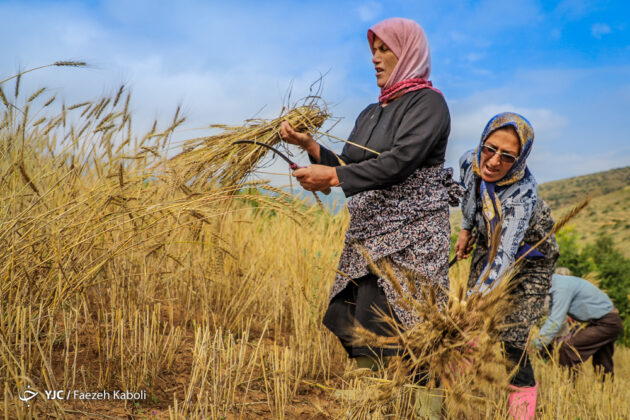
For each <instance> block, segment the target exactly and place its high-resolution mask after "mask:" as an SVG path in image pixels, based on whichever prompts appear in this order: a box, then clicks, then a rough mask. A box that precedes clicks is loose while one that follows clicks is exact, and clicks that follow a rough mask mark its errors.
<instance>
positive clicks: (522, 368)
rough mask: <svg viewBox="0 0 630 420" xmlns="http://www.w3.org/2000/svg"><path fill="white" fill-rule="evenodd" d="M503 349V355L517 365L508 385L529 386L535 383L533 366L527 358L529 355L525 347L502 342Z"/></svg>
mask: <svg viewBox="0 0 630 420" xmlns="http://www.w3.org/2000/svg"><path fill="white" fill-rule="evenodd" d="M503 346H504V349H505V357H506V358H507V359H508V360H509V361H510V362H512V363H513V364H514V366H517V365H518V370H517V371H516V375H514V376H513V377H512V379H511V380H510V385H514V386H517V387H519V388H522V387H530V386H534V385H536V379H535V378H534V368H533V367H532V362H531V361H530V360H529V355H528V354H527V351H526V350H525V349H522V348H519V347H514V346H512V345H510V344H508V343H506V342H503Z"/></svg>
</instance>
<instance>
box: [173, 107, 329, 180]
mask: <svg viewBox="0 0 630 420" xmlns="http://www.w3.org/2000/svg"><path fill="white" fill-rule="evenodd" d="M327 118H328V114H327V112H326V110H325V107H323V106H321V105H319V104H318V101H317V99H310V100H308V101H305V104H304V105H302V106H299V107H296V108H293V109H290V110H288V111H287V112H286V113H284V114H283V115H281V116H280V117H278V118H275V119H273V120H271V121H266V120H250V121H247V122H246V123H245V124H244V125H243V126H238V127H231V126H224V125H213V127H217V128H223V129H224V132H223V133H220V134H218V135H214V136H210V137H203V138H197V139H192V140H190V141H188V142H186V143H185V144H184V151H183V152H182V153H180V154H178V155H177V156H175V157H173V158H172V159H170V160H169V161H168V163H167V169H166V170H167V173H168V174H169V176H171V177H173V178H175V179H177V182H178V183H180V184H184V185H187V186H188V187H190V188H192V189H195V187H197V186H199V185H203V184H206V183H208V182H209V181H211V182H215V183H216V184H217V185H221V186H226V185H238V184H241V183H242V182H243V180H244V179H245V177H246V176H247V175H248V174H249V173H250V172H251V171H252V170H254V169H255V168H256V167H257V165H258V163H259V162H260V160H261V159H262V158H263V157H264V156H265V155H266V154H267V152H268V149H266V148H262V147H258V146H256V145H254V144H234V142H235V141H238V140H254V141H256V142H259V143H264V144H267V145H269V146H273V145H275V144H278V143H280V142H281V141H282V139H281V137H280V123H282V121H288V122H289V123H290V124H291V126H292V127H293V128H295V129H296V130H297V131H299V132H305V131H310V132H315V131H317V129H318V128H319V127H321V125H322V124H323V123H324V121H326V119H327Z"/></svg>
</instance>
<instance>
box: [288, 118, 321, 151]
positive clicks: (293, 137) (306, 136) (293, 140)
mask: <svg viewBox="0 0 630 420" xmlns="http://www.w3.org/2000/svg"><path fill="white" fill-rule="evenodd" d="M280 137H282V139H283V140H284V141H286V142H287V143H290V144H295V145H296V146H300V147H301V148H302V149H304V150H306V149H308V147H309V146H311V145H312V143H315V140H313V136H311V133H308V132H307V133H298V132H297V131H295V130H294V129H293V127H291V124H289V122H288V121H282V122H281V123H280Z"/></svg>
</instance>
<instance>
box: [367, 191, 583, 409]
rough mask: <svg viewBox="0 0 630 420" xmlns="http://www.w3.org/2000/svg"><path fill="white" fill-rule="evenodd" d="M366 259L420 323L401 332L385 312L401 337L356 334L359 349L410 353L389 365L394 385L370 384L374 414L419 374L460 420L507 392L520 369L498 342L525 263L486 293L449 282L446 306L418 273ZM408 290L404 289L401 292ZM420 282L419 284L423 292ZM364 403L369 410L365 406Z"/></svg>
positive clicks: (387, 382) (389, 382) (558, 226)
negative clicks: (398, 270)
mask: <svg viewBox="0 0 630 420" xmlns="http://www.w3.org/2000/svg"><path fill="white" fill-rule="evenodd" d="M587 203H588V199H587V200H585V201H584V202H582V203H581V204H580V205H578V206H576V207H575V208H574V209H573V210H572V211H571V212H569V213H568V214H567V215H566V216H565V217H563V218H562V219H561V220H560V221H559V222H557V223H556V224H555V225H554V227H553V229H552V230H551V231H550V232H549V233H548V234H547V235H546V236H545V237H544V238H543V239H542V240H541V241H540V242H539V243H537V244H536V245H535V247H537V246H539V245H540V244H541V243H542V242H543V241H544V240H546V239H547V238H548V237H549V236H551V235H553V234H555V233H556V232H557V231H558V230H560V229H561V228H562V227H563V226H564V225H565V224H566V223H567V222H568V221H569V220H570V219H571V218H572V217H574V216H575V215H576V214H577V213H578V212H579V211H580V210H581V209H582V208H584V207H585V206H586V204H587ZM500 232H501V226H500V224H499V226H498V227H497V229H496V230H495V232H494V236H495V238H494V240H493V241H492V243H493V244H498V243H499V240H498V239H499V238H498V235H499V234H500ZM496 251H497V249H496V247H494V248H493V249H491V250H490V255H489V260H490V261H492V260H493V259H494V257H495V255H496ZM363 256H364V258H365V259H366V261H367V262H368V264H369V266H370V270H371V271H372V272H373V273H375V274H376V275H378V276H379V277H382V278H385V279H387V280H388V281H389V282H390V283H391V284H392V285H393V287H394V288H395V289H396V291H397V292H398V294H399V300H398V302H397V303H398V304H399V305H400V306H401V307H403V308H405V309H407V310H410V311H411V312H412V313H413V314H414V315H415V317H416V318H417V320H418V322H416V323H415V325H414V326H412V327H411V328H409V329H407V330H403V329H401V327H400V325H399V324H398V322H397V321H396V320H394V319H393V318H391V317H390V316H387V315H386V314H384V313H381V314H380V315H381V317H382V318H383V319H384V320H385V322H387V323H388V325H390V327H391V329H392V331H393V332H395V334H394V335H393V336H391V337H384V336H379V335H376V334H374V333H372V332H370V331H368V330H366V329H364V328H362V327H361V326H357V327H356V328H355V336H356V343H357V344H362V345H365V344H368V345H372V346H376V347H388V346H389V347H396V348H400V349H402V350H403V352H404V356H403V357H400V358H395V359H394V360H392V361H391V362H390V363H389V365H388V371H389V372H388V373H387V376H388V377H391V379H390V380H385V381H376V382H375V385H373V386H372V387H373V388H375V389H374V392H366V393H364V395H366V398H367V399H368V401H367V404H368V405H371V406H373V407H375V409H376V408H377V407H378V405H379V404H385V403H386V401H388V400H390V399H391V398H392V396H393V395H394V394H395V393H396V392H399V391H400V390H402V388H403V387H404V386H408V384H409V383H414V381H415V380H416V379H417V378H418V376H419V375H427V378H428V381H427V385H426V386H427V388H433V387H435V386H436V385H437V384H438V383H441V385H442V386H443V387H444V389H445V391H446V393H447V396H448V409H449V411H450V413H451V414H452V415H454V416H456V418H460V417H462V416H468V415H471V414H473V413H474V412H477V413H478V410H479V409H483V407H484V406H485V404H486V403H487V402H488V401H491V400H492V395H493V394H495V393H496V392H498V391H500V390H502V391H505V390H506V389H507V386H508V379H509V378H510V375H513V374H515V373H516V369H515V368H514V367H513V366H510V365H509V363H508V362H507V361H506V360H505V359H504V356H503V352H502V351H501V348H500V343H499V338H498V337H499V333H500V332H501V330H503V329H505V328H508V327H509V325H508V324H506V323H505V319H506V317H507V316H508V315H510V313H511V308H512V307H513V305H512V297H511V296H512V294H511V291H512V289H513V288H514V287H516V285H517V283H516V281H515V280H514V278H515V274H516V273H517V272H518V269H519V263H520V261H521V260H522V259H519V260H517V261H516V262H515V263H514V264H513V265H512V266H511V267H510V268H509V269H508V270H507V271H506V272H505V274H504V275H503V276H502V277H501V278H499V279H497V282H498V285H497V286H496V287H495V288H494V289H492V290H490V291H488V292H485V293H479V291H478V290H476V289H472V290H471V291H469V290H467V287H466V285H465V284H461V283H459V284H458V283H457V282H451V284H452V286H451V290H450V292H449V301H448V303H447V304H446V305H445V306H443V307H441V305H440V304H439V303H438V299H437V294H436V291H435V289H434V288H433V287H431V286H430V284H431V283H430V282H429V281H427V280H426V279H420V281H418V279H417V277H415V276H414V275H413V274H412V273H404V275H403V276H400V275H396V274H395V269H393V268H392V267H391V265H390V264H389V263H388V262H387V261H377V262H374V261H373V260H371V258H370V257H369V255H368V254H367V253H366V252H363ZM486 275H487V274H486ZM401 277H402V278H401ZM484 280H485V279H482V281H481V282H480V283H483V281H484ZM403 284H404V285H405V286H406V287H402V285H403ZM418 284H420V285H421V286H420V287H417V285H418ZM506 367H507V369H506ZM360 403H361V404H362V405H363V409H364V408H365V404H366V401H365V400H364V401H361V402H360Z"/></svg>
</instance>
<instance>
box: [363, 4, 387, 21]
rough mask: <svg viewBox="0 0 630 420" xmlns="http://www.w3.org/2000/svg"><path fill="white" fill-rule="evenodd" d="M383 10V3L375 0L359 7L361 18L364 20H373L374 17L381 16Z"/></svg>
mask: <svg viewBox="0 0 630 420" xmlns="http://www.w3.org/2000/svg"><path fill="white" fill-rule="evenodd" d="M382 11H383V5H382V4H380V3H378V2H375V1H369V2H367V3H365V4H362V5H361V6H359V7H358V8H357V13H358V14H359V19H361V21H362V22H371V21H373V20H374V19H376V18H377V17H379V16H380V14H381V13H382Z"/></svg>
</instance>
